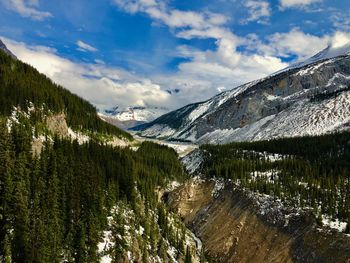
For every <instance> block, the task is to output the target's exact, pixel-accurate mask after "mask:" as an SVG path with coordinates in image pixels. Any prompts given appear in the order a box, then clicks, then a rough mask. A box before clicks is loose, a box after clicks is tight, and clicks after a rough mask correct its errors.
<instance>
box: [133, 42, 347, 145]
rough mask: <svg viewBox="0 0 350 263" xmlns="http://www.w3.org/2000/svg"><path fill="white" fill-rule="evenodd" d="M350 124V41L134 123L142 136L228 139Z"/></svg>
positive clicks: (307, 132)
mask: <svg viewBox="0 0 350 263" xmlns="http://www.w3.org/2000/svg"><path fill="white" fill-rule="evenodd" d="M344 129H350V44H348V45H345V46H342V47H337V48H330V47H328V48H327V49H325V50H323V51H322V52H320V53H318V54H317V55H315V56H313V57H311V58H310V59H308V60H306V61H305V62H303V63H299V64H296V65H293V66H291V67H289V68H287V69H285V70H283V71H280V72H277V73H275V74H273V75H271V76H268V77H266V78H264V79H260V80H257V81H254V82H251V83H248V84H245V85H242V86H240V87H237V88H235V89H233V90H231V91H227V92H224V93H221V94H219V95H217V96H215V97H213V98H212V99H209V100H208V101H205V102H201V103H196V104H191V105H188V106H185V107H183V108H181V109H179V110H176V111H173V112H170V113H168V114H166V115H163V116H161V117H160V118H158V119H156V120H155V121H153V122H151V123H148V124H144V125H140V126H137V127H135V130H138V131H139V132H140V134H141V135H142V136H148V137H158V138H163V139H175V140H187V141H192V142H197V143H226V142H230V141H252V140H262V139H271V138H277V137H291V136H303V135H318V134H324V133H328V132H334V131H339V130H344Z"/></svg>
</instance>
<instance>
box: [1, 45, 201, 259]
mask: <svg viewBox="0 0 350 263" xmlns="http://www.w3.org/2000/svg"><path fill="white" fill-rule="evenodd" d="M49 125H51V126H53V127H51V128H49V127H48V126H49ZM61 126H62V127H63V128H64V131H63V132H64V134H66V135H65V136H63V135H62V134H63V133H62V132H61V133H60V132H55V131H56V130H58V131H59V130H60V129H62V127H61ZM67 126H68V127H67ZM70 128H72V129H74V131H76V132H77V133H74V134H75V135H76V134H78V135H81V134H82V136H83V137H84V136H85V137H84V138H87V139H84V138H83V139H84V140H79V139H77V140H74V137H72V136H69V134H67V130H69V129H70ZM86 134H87V135H88V136H87V135H86ZM114 137H119V138H121V139H122V140H124V141H127V140H132V136H131V135H130V134H128V133H126V132H123V131H121V130H119V129H118V128H116V127H114V126H112V125H110V124H107V123H105V122H104V121H102V120H101V119H100V118H99V117H98V115H97V113H96V109H95V108H94V107H93V106H92V105H91V104H90V103H88V102H87V101H85V100H83V99H82V98H80V97H78V96H76V95H74V94H71V93H70V92H69V91H67V90H66V89H64V88H63V87H60V86H58V85H56V84H54V83H52V81H51V80H50V79H48V78H47V77H46V76H44V75H42V74H40V73H38V72H37V71H36V70H35V69H34V68H33V67H31V66H29V65H27V64H24V63H22V62H20V61H18V60H15V59H13V58H12V57H10V56H8V55H7V54H5V53H3V52H2V51H0V226H1V228H0V262H6V263H9V262H18V263H20V262H43V263H46V262H50V263H51V262H81V263H83V262H100V261H101V260H103V262H133V261H137V262H150V261H153V262H156V261H157V262H159V261H161V262H163V261H165V262H167V261H168V260H172V261H174V260H181V261H184V260H185V259H186V258H187V259H190V258H191V257H192V256H193V257H198V256H200V253H197V251H196V242H195V241H194V238H193V236H192V234H191V232H190V231H189V230H188V229H187V228H186V227H185V226H184V225H183V223H182V222H181V220H180V219H179V218H178V217H177V216H176V215H174V214H172V213H170V212H168V210H167V208H166V207H165V206H164V205H163V204H162V203H161V202H159V196H158V195H159V192H161V191H164V189H165V188H166V187H167V186H168V185H169V184H170V183H171V182H173V181H176V182H177V183H179V182H182V181H183V180H184V179H185V178H186V173H185V172H184V170H183V167H182V165H181V163H180V162H179V160H178V156H177V154H176V152H175V151H174V150H172V149H170V148H167V147H165V146H160V145H157V144H153V143H150V142H144V143H142V144H133V146H134V147H133V149H131V148H129V147H127V145H128V144H126V145H124V148H119V147H115V145H114V146H111V145H113V144H111V145H109V144H108V143H107V142H108V140H109V139H110V138H114ZM101 138H102V139H101ZM125 138H126V139H127V140H125ZM37 140H39V141H40V147H35V141H37Z"/></svg>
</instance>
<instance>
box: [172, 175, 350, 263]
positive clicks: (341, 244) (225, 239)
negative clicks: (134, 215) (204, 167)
mask: <svg viewBox="0 0 350 263" xmlns="http://www.w3.org/2000/svg"><path fill="white" fill-rule="evenodd" d="M167 202H168V204H169V206H170V207H171V208H172V209H173V211H175V212H177V213H179V214H180V216H181V217H182V218H183V220H184V222H185V223H186V225H187V226H189V227H190V228H191V229H192V231H194V232H195V234H196V235H197V236H198V237H199V238H200V239H201V240H202V242H203V247H204V251H205V253H206V255H207V256H208V258H210V259H212V261H213V262H347V260H348V259H349V257H350V249H349V248H350V238H349V236H347V235H344V234H342V233H338V232H337V231H335V230H332V229H329V228H324V229H321V228H319V226H318V225H317V223H316V220H315V217H313V216H312V215H311V214H310V213H309V212H308V211H301V210H300V211H299V210H296V209H290V208H287V207H284V206H283V205H282V204H281V203H280V202H278V201H275V200H274V199H273V198H272V197H268V196H264V195H252V194H248V193H245V192H244V191H241V190H238V189H237V188H235V187H234V186H233V185H232V183H223V182H221V183H220V182H215V181H213V180H209V181H208V180H200V179H198V178H195V179H193V180H192V181H189V182H187V183H186V184H184V185H182V186H181V187H180V188H178V189H177V190H175V191H174V192H172V193H170V194H169V195H168V196H167Z"/></svg>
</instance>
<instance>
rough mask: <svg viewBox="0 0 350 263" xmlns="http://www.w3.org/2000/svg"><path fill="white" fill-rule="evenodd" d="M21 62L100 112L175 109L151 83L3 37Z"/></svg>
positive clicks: (121, 71)
mask: <svg viewBox="0 0 350 263" xmlns="http://www.w3.org/2000/svg"><path fill="white" fill-rule="evenodd" d="M3 40H4V43H5V44H6V45H7V47H8V48H9V49H10V50H11V51H13V53H15V54H16V56H17V57H18V58H19V59H21V60H22V61H24V62H26V63H28V64H30V65H32V66H34V67H35V68H37V69H38V70H39V72H41V73H44V74H45V75H47V76H48V77H50V78H51V79H52V80H53V81H55V82H56V83H59V84H61V85H62V86H64V87H66V88H67V89H69V90H70V91H72V92H73V93H75V94H78V95H79V96H81V97H83V98H85V99H86V100H88V101H90V102H92V103H93V104H94V105H95V106H96V107H98V108H99V109H108V108H111V107H114V106H116V105H118V106H120V107H128V106H130V105H135V106H146V105H154V106H162V107H165V106H172V107H176V106H177V105H173V103H172V101H171V100H170V95H169V94H168V93H167V92H166V91H163V90H162V89H161V88H160V86H159V85H158V84H155V83H153V82H152V81H151V80H149V79H146V78H142V77H140V76H136V75H133V74H131V73H129V72H127V71H124V70H123V69H119V68H111V67H107V66H105V65H103V64H100V63H98V64H78V63H75V62H72V61H70V60H68V59H65V58H62V57H60V56H59V55H58V54H57V53H56V50H55V49H52V48H47V47H43V46H28V45H26V44H25V43H21V42H16V41H13V40H10V39H6V38H3Z"/></svg>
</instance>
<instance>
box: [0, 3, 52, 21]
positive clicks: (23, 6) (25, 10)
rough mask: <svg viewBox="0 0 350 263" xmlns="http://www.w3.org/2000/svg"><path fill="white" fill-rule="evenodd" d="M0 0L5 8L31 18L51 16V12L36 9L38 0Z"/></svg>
mask: <svg viewBox="0 0 350 263" xmlns="http://www.w3.org/2000/svg"><path fill="white" fill-rule="evenodd" d="M0 2H1V3H2V4H3V5H4V6H5V7H6V8H8V9H10V10H12V11H14V12H16V13H18V14H20V15H21V16H23V17H29V18H31V19H33V20H44V19H46V18H49V17H52V14H51V13H49V12H45V11H40V10H38V7H39V0H0Z"/></svg>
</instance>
